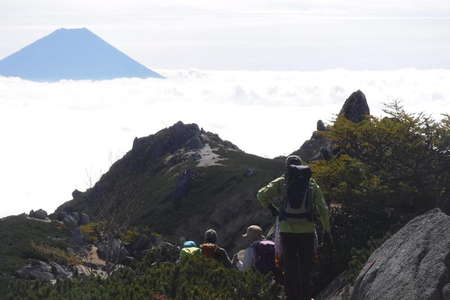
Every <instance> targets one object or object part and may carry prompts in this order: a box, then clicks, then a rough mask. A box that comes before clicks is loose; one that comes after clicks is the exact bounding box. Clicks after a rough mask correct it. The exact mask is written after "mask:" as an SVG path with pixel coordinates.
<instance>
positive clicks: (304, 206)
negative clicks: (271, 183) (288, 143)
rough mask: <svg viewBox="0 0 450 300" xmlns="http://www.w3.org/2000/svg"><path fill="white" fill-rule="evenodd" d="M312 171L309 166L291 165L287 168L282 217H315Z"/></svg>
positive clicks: (309, 218)
mask: <svg viewBox="0 0 450 300" xmlns="http://www.w3.org/2000/svg"><path fill="white" fill-rule="evenodd" d="M311 175H312V171H311V168H310V167H309V166H298V165H290V166H288V168H287V171H286V175H285V180H286V194H285V196H284V201H283V206H282V209H281V219H282V220H283V219H284V220H289V219H291V220H293V219H297V220H298V219H308V220H310V221H312V219H313V213H312V211H313V209H312V192H311V189H310V187H309V181H310V179H311Z"/></svg>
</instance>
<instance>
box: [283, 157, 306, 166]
mask: <svg viewBox="0 0 450 300" xmlns="http://www.w3.org/2000/svg"><path fill="white" fill-rule="evenodd" d="M291 165H295V166H301V165H303V160H302V159H301V157H300V156H298V155H289V156H288V157H287V158H286V167H289V166H291Z"/></svg>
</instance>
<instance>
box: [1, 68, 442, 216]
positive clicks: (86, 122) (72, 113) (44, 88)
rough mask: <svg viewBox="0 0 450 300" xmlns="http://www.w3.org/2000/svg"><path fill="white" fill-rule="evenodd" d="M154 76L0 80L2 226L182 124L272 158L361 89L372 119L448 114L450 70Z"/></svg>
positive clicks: (66, 194)
mask: <svg viewBox="0 0 450 300" xmlns="http://www.w3.org/2000/svg"><path fill="white" fill-rule="evenodd" d="M158 71H159V72H160V73H162V74H163V75H164V76H166V77H167V78H168V79H165V80H159V79H116V80H109V81H97V82H92V81H60V82H56V83H36V82H30V81H24V80H21V79H18V78H4V77H0V138H1V141H2V144H1V147H0V182H1V189H0V201H1V204H2V205H1V206H0V217H4V216H6V215H10V214H18V213H22V212H28V211H29V210H30V209H38V208H44V209H46V210H48V211H49V212H51V211H53V210H54V209H55V208H56V207H57V206H58V205H60V204H61V203H63V202H64V201H67V200H70V199H71V192H72V191H73V190H74V189H79V190H85V189H86V188H87V187H89V186H92V185H93V184H94V183H95V182H96V181H97V180H98V178H99V177H100V176H101V174H103V173H105V172H106V171H107V170H108V168H109V167H110V165H111V164H112V163H113V162H114V161H116V160H117V159H119V158H120V157H122V156H123V155H124V154H125V153H126V152H127V151H129V150H130V149H131V146H132V142H133V139H134V137H142V136H147V135H149V134H153V133H155V132H157V131H158V130H160V129H163V128H165V127H168V126H170V125H172V124H174V123H175V122H177V121H180V120H181V121H183V122H185V123H197V124H198V125H199V126H200V127H202V128H204V129H205V130H208V131H212V132H215V133H218V134H219V135H220V136H221V137H222V138H223V139H227V140H230V141H232V142H233V143H235V144H236V145H237V146H239V147H240V148H241V149H242V150H244V151H246V152H249V153H253V154H257V155H260V156H264V157H275V156H278V155H282V154H283V155H286V154H289V153H290V152H292V151H294V150H296V149H298V148H299V147H300V145H301V144H302V143H303V142H304V141H305V140H306V139H308V138H309V137H310V136H311V133H312V131H313V130H314V129H315V126H316V121H317V120H319V119H322V120H324V121H325V122H330V121H331V120H332V119H333V118H334V116H335V114H336V113H338V112H339V110H340V108H341V106H342V104H343V103H344V101H345V99H346V98H347V97H348V96H349V95H350V94H351V93H352V92H353V91H355V90H357V89H361V90H362V91H363V92H364V93H365V94H366V97H367V100H368V102H369V105H370V107H371V111H372V114H374V115H382V109H383V104H384V103H389V102H392V101H393V100H399V101H401V102H402V104H403V105H404V106H405V107H406V109H407V110H408V111H411V112H420V111H423V112H426V113H428V114H431V115H433V116H434V117H436V118H440V115H441V114H442V113H449V112H450V85H449V82H450V70H413V69H411V70H397V71H346V70H330V71H318V72H268V71H198V70H188V71H184V70H183V71H178V70H158Z"/></svg>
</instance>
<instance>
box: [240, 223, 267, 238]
mask: <svg viewBox="0 0 450 300" xmlns="http://www.w3.org/2000/svg"><path fill="white" fill-rule="evenodd" d="M242 237H243V238H246V239H249V240H260V239H263V238H264V235H263V231H262V229H261V227H259V226H258V225H251V226H248V227H247V232H246V233H245V234H243V235H242Z"/></svg>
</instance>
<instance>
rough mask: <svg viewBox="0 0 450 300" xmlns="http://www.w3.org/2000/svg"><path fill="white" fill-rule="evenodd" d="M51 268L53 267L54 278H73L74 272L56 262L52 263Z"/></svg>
mask: <svg viewBox="0 0 450 300" xmlns="http://www.w3.org/2000/svg"><path fill="white" fill-rule="evenodd" d="M50 266H51V267H52V272H53V274H54V276H56V278H58V279H70V278H72V277H73V274H72V272H70V271H69V270H67V269H66V268H65V267H63V266H61V265H59V264H57V263H55V262H51V263H50Z"/></svg>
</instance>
